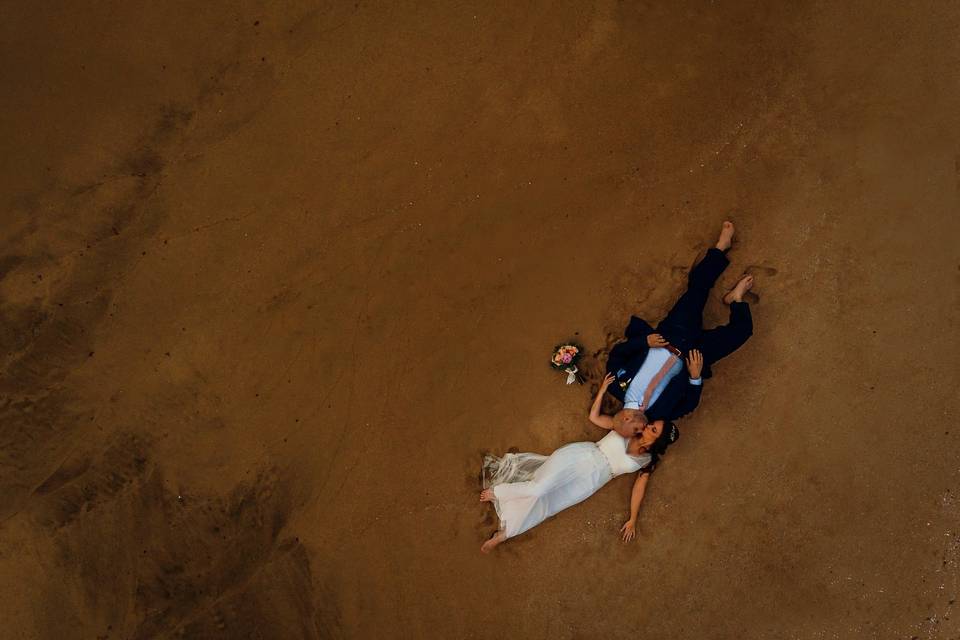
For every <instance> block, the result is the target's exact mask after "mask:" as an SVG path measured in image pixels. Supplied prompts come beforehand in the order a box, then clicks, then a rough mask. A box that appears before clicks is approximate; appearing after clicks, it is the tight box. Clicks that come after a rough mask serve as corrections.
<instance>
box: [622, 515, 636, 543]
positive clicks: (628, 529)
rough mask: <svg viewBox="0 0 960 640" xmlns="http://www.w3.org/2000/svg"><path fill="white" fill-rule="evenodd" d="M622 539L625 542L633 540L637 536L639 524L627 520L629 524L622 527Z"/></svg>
mask: <svg viewBox="0 0 960 640" xmlns="http://www.w3.org/2000/svg"><path fill="white" fill-rule="evenodd" d="M620 534H621V535H620V538H621V539H622V540H623V541H624V542H630V541H631V540H633V537H634V536H635V535H637V523H636V522H634V521H633V520H627V522H626V523H625V524H624V525H623V526H622V527H620Z"/></svg>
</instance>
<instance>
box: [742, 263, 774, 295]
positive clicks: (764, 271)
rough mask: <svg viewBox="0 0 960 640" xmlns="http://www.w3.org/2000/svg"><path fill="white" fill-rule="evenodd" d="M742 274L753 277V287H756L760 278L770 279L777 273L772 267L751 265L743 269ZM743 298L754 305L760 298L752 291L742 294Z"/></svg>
mask: <svg viewBox="0 0 960 640" xmlns="http://www.w3.org/2000/svg"><path fill="white" fill-rule="evenodd" d="M743 272H744V273H746V274H749V275H751V276H753V277H754V286H756V283H757V280H759V279H760V277H766V278H772V277H773V276H775V275H777V273H778V272H777V270H776V269H774V268H773V267H767V266H764V265H761V264H751V265H749V266H748V267H747V268H746V269H744V270H743ZM743 297H744V299H745V300H746V301H747V302H749V303H750V304H756V303H757V302H760V296H759V295H757V294H756V293H755V292H754V291H753V290H752V289H751V290H750V291H747V292H746V293H745V294H743Z"/></svg>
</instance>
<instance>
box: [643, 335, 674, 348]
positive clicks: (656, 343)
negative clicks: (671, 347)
mask: <svg viewBox="0 0 960 640" xmlns="http://www.w3.org/2000/svg"><path fill="white" fill-rule="evenodd" d="M668 344H669V343H668V342H667V341H666V340H664V339H663V336H662V335H660V334H659V333H651V334H650V335H648V336H647V346H648V347H651V348H653V347H665V346H667V345H668Z"/></svg>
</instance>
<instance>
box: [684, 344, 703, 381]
mask: <svg viewBox="0 0 960 640" xmlns="http://www.w3.org/2000/svg"><path fill="white" fill-rule="evenodd" d="M687 371H689V372H690V377H691V378H693V379H694V380H696V379H697V378H699V377H700V373H701V372H702V371H703V354H702V353H700V352H699V351H698V350H696V349H693V350H691V351H690V353H688V354H687Z"/></svg>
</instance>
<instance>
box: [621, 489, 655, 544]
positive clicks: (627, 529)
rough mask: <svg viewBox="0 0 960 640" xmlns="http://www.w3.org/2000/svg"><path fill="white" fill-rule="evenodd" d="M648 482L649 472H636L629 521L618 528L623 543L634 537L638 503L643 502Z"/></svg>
mask: <svg viewBox="0 0 960 640" xmlns="http://www.w3.org/2000/svg"><path fill="white" fill-rule="evenodd" d="M649 480H650V473H649V472H647V471H639V472H637V479H636V480H634V481H633V491H632V492H631V493H630V519H629V520H627V522H626V524H624V525H623V526H622V527H620V533H621V534H623V541H624V542H630V541H631V540H633V536H635V535H636V528H637V514H638V513H640V503H641V502H643V494H645V493H646V492H647V482H648V481H649Z"/></svg>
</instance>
